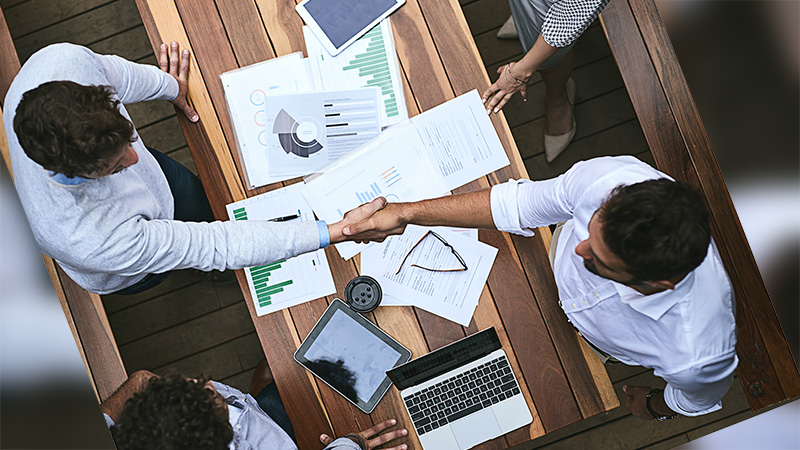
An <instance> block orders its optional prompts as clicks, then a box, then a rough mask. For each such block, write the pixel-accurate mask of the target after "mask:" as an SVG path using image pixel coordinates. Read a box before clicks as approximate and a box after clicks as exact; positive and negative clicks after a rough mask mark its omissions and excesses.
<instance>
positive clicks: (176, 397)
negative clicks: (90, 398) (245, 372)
mask: <svg viewBox="0 0 800 450" xmlns="http://www.w3.org/2000/svg"><path fill="white" fill-rule="evenodd" d="M206 381H207V380H205V379H200V380H187V379H185V378H182V377H180V376H177V375H173V376H169V377H166V378H157V377H156V378H152V379H151V380H150V381H149V382H148V383H147V385H146V387H145V389H144V390H142V391H140V392H138V393H136V394H134V396H133V397H131V398H130V399H128V401H127V402H125V406H124V408H123V410H122V413H121V414H120V417H119V421H118V422H117V423H116V424H115V425H114V426H112V427H111V435H112V437H113V438H114V442H115V443H116V445H117V448H118V449H119V450H179V449H192V450H227V448H228V443H230V442H231V440H232V439H233V430H232V429H231V425H230V423H229V422H228V413H227V411H226V410H225V408H224V406H223V404H222V403H221V402H224V399H222V397H221V396H220V395H219V394H217V393H216V392H214V391H212V390H210V389H207V388H205V387H204V385H205V383H206Z"/></svg>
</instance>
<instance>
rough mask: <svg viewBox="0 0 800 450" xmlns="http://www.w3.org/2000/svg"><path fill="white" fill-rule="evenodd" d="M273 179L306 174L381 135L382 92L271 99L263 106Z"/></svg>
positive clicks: (370, 90)
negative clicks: (379, 109) (379, 103)
mask: <svg viewBox="0 0 800 450" xmlns="http://www.w3.org/2000/svg"><path fill="white" fill-rule="evenodd" d="M264 126H265V128H266V133H267V134H266V136H267V148H266V152H267V167H268V172H269V175H270V176H271V177H277V178H285V177H289V178H294V177H299V176H304V175H308V174H309V173H311V172H314V171H315V170H318V169H319V168H321V167H323V166H325V165H327V164H329V163H331V162H333V161H336V160H337V159H339V158H341V157H342V156H344V155H346V154H347V153H348V152H350V151H352V150H355V149H356V148H358V147H359V146H360V145H361V144H363V143H365V142H367V141H369V140H370V139H372V138H374V137H375V136H377V135H378V133H380V131H381V128H380V123H379V122H378V90H377V89H376V88H365V89H354V90H347V91H330V92H310V93H304V94H291V95H279V96H273V97H269V98H268V99H267V102H266V103H265V105H264Z"/></svg>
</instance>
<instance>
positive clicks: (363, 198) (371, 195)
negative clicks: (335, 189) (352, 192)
mask: <svg viewBox="0 0 800 450" xmlns="http://www.w3.org/2000/svg"><path fill="white" fill-rule="evenodd" d="M369 187H370V188H371V189H372V191H366V192H356V197H358V200H359V201H360V202H361V203H367V202H368V201H371V200H374V199H375V198H377V197H379V196H380V195H381V188H379V187H378V183H372V184H370V185H369Z"/></svg>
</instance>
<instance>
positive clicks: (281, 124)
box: [272, 109, 322, 158]
mask: <svg viewBox="0 0 800 450" xmlns="http://www.w3.org/2000/svg"><path fill="white" fill-rule="evenodd" d="M321 130H322V127H321V126H320V124H319V123H318V122H317V121H316V120H314V119H312V118H310V117H302V118H300V119H299V120H295V119H294V118H293V117H292V116H291V115H289V113H287V112H286V110H284V109H281V110H280V112H278V115H277V116H276V117H275V122H274V124H273V125H272V133H273V134H276V135H278V142H279V143H280V145H281V148H282V149H283V151H284V152H286V154H287V155H288V154H289V153H291V154H293V155H296V156H299V157H301V158H308V156H309V155H313V154H314V153H317V152H318V151H320V150H322V144H320V143H319V142H318V141H317V137H318V136H319V134H320V132H321Z"/></svg>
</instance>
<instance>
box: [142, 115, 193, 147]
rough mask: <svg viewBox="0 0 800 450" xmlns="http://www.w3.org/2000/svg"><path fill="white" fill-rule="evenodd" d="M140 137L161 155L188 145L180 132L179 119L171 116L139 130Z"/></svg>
mask: <svg viewBox="0 0 800 450" xmlns="http://www.w3.org/2000/svg"><path fill="white" fill-rule="evenodd" d="M136 131H138V132H139V137H140V138H141V139H142V142H143V143H144V144H145V145H147V146H148V147H151V148H154V149H156V150H158V151H160V152H161V153H170V152H172V151H175V150H177V149H179V148H181V147H183V146H185V145H186V138H185V137H184V136H183V133H181V132H180V127H179V126H178V118H177V117H175V116H170V117H169V118H168V119H166V120H162V121H161V122H156V123H154V124H152V125H148V126H145V127H142V128H137V130H136Z"/></svg>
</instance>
